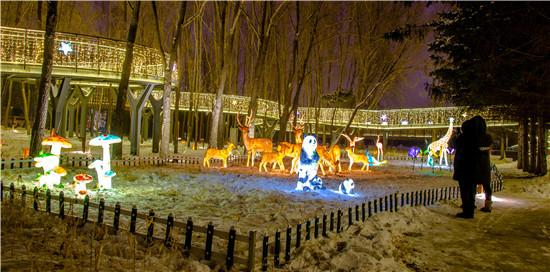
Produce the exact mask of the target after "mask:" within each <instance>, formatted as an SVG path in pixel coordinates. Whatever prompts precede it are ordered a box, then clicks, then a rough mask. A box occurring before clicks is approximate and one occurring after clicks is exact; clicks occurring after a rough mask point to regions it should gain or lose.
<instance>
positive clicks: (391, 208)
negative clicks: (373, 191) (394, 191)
mask: <svg viewBox="0 0 550 272" xmlns="http://www.w3.org/2000/svg"><path fill="white" fill-rule="evenodd" d="M386 200H388V198H387V197H386ZM386 204H388V202H386ZM387 209H388V207H387V206H386V210H387ZM390 212H393V195H390Z"/></svg>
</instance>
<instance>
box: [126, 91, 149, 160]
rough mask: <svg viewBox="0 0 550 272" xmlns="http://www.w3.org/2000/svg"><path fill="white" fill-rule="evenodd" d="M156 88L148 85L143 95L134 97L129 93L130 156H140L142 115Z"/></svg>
mask: <svg viewBox="0 0 550 272" xmlns="http://www.w3.org/2000/svg"><path fill="white" fill-rule="evenodd" d="M154 87H155V85H154V84H147V87H145V90H144V91H143V93H142V94H139V95H137V96H134V94H133V93H132V91H131V90H129V92H128V102H130V154H131V155H139V144H140V132H141V113H142V111H143V107H144V106H145V102H147V99H149V95H151V92H152V91H153V88H154Z"/></svg>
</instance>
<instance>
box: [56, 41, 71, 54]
mask: <svg viewBox="0 0 550 272" xmlns="http://www.w3.org/2000/svg"><path fill="white" fill-rule="evenodd" d="M59 51H61V52H63V55H65V56H67V55H69V53H71V52H73V47H72V46H71V43H70V42H61V47H59Z"/></svg>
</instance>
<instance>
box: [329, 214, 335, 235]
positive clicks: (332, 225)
mask: <svg viewBox="0 0 550 272" xmlns="http://www.w3.org/2000/svg"><path fill="white" fill-rule="evenodd" d="M329 231H331V232H333V231H334V212H330V228H329Z"/></svg>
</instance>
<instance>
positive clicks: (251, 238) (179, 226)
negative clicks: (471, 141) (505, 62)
mask: <svg viewBox="0 0 550 272" xmlns="http://www.w3.org/2000/svg"><path fill="white" fill-rule="evenodd" d="M186 158H187V157H184V158H183V159H182V160H186ZM180 159H181V158H178V159H177V160H178V162H177V163H179V160H180ZM138 161H139V160H138ZM144 161H148V160H144ZM194 162H196V163H198V161H197V160H194ZM138 165H139V164H138ZM491 187H492V188H493V191H494V192H498V191H501V190H502V189H503V177H502V174H501V173H500V172H499V170H498V169H497V168H496V166H495V165H492V166H491ZM6 191H7V192H8V198H9V201H13V200H14V197H15V196H16V195H20V196H21V199H22V200H23V201H26V198H27V196H31V195H32V199H33V205H32V206H33V208H34V210H36V211H43V212H46V213H49V214H53V215H57V216H59V217H60V218H68V217H73V218H76V219H78V220H80V221H81V222H82V223H81V224H85V223H86V222H91V223H95V224H97V225H101V226H106V227H108V228H109V229H111V231H112V232H113V233H114V234H116V233H117V232H118V231H119V230H120V229H121V227H120V222H121V216H126V217H129V218H130V224H129V228H128V229H127V231H129V232H130V233H133V234H135V235H137V236H140V237H142V238H143V239H145V242H146V243H147V245H151V244H152V243H153V241H160V242H162V243H164V245H165V246H167V247H172V246H178V247H181V249H182V250H183V252H184V254H185V255H186V256H189V255H190V254H193V255H194V256H197V257H198V258H201V259H205V260H213V261H216V262H219V263H225V266H226V268H227V269H228V270H229V269H231V267H233V266H234V265H235V264H239V265H241V266H242V267H243V268H244V269H246V270H248V271H253V270H254V268H255V263H256V261H257V260H256V255H255V253H256V252H261V255H260V256H261V257H259V258H258V260H260V259H261V270H262V271H267V270H268V268H269V267H276V268H278V267H281V266H283V265H284V264H286V263H288V262H290V260H291V251H292V249H293V248H296V249H298V248H300V247H301V245H302V243H303V242H305V241H308V240H311V239H319V238H323V237H327V236H328V233H329V232H332V233H334V232H335V233H340V232H342V231H343V230H344V229H345V228H346V227H347V228H349V227H350V226H351V225H353V224H357V223H361V222H364V221H365V220H367V218H369V217H372V216H373V215H374V214H377V213H381V212H388V211H389V212H397V211H398V210H399V209H400V208H403V207H405V206H410V207H415V206H429V205H433V204H435V202H437V201H442V200H452V199H457V198H459V197H460V190H459V187H458V186H448V187H444V188H431V189H424V190H419V191H414V192H405V193H400V194H399V193H393V194H389V195H386V196H384V197H380V198H378V199H374V200H370V201H368V202H363V203H361V204H360V205H359V204H357V205H355V207H348V209H347V216H346V212H345V210H344V211H342V209H338V210H336V211H331V212H330V213H328V214H327V213H325V214H323V215H322V216H316V217H314V218H310V219H307V220H305V221H303V222H302V223H298V224H297V225H296V226H294V227H293V226H288V227H287V228H286V230H285V231H281V230H277V231H276V232H275V234H274V235H269V234H264V235H263V237H262V239H261V240H260V241H258V242H256V232H255V231H249V232H248V236H246V235H241V234H237V232H236V230H235V229H234V228H233V227H231V228H230V229H229V231H221V230H215V229H214V226H213V225H212V223H210V224H208V226H206V227H204V226H195V225H194V224H193V221H192V219H191V218H189V219H188V220H187V222H180V221H176V220H175V219H174V217H173V216H172V214H170V215H168V216H167V217H166V218H162V217H158V216H156V215H155V212H154V211H153V210H150V211H149V213H139V212H138V210H137V208H136V207H135V206H133V207H132V209H131V210H127V209H122V208H121V206H120V204H119V203H118V202H117V203H116V204H115V206H114V207H112V206H106V205H105V201H104V199H101V200H100V202H99V203H93V202H89V199H88V198H87V197H86V198H85V199H83V200H82V199H75V198H66V197H64V193H63V192H62V191H61V192H59V195H58V196H53V195H51V192H50V190H46V192H45V193H41V192H39V190H38V188H36V187H35V188H34V189H33V190H32V191H28V190H27V189H26V188H25V186H24V185H23V186H21V188H19V189H16V188H15V185H14V184H13V183H11V184H10V186H9V187H6V186H4V184H3V182H2V183H1V186H0V200H1V201H4V192H6ZM52 200H54V201H57V202H58V207H59V208H58V211H57V212H55V211H52V207H53V206H52ZM41 201H44V202H45V205H44V207H45V209H44V210H41V209H40V208H39V207H40V206H41V205H40V203H41ZM66 203H69V204H72V205H80V206H81V209H82V217H78V216H72V215H66V214H65V204H66ZM91 208H95V209H97V220H96V221H93V220H91V219H90V218H89V216H88V215H89V212H90V209H91ZM71 210H72V209H71ZM105 211H107V212H111V213H112V214H113V218H112V222H113V223H112V224H108V223H105V222H106V220H105ZM138 221H139V223H138ZM139 224H141V225H142V226H143V229H145V230H146V233H141V232H139V231H136V226H138V225H139ZM156 224H159V225H160V226H164V235H163V236H159V235H158V231H157V235H155V229H156V227H155V226H156ZM159 229H160V228H159ZM293 230H294V231H293ZM173 233H180V234H181V235H182V237H183V238H182V239H181V240H182V241H177V240H175V239H173V237H174V235H173ZM194 234H195V235H206V236H205V239H204V247H202V246H198V245H197V243H196V242H194V243H192V242H193V241H195V239H196V238H194V237H193V235H194ZM214 237H217V238H218V239H222V240H223V241H227V243H226V250H225V251H224V252H220V251H215V250H213V239H214ZM270 240H272V241H270ZM236 242H242V243H247V248H248V253H247V256H236V255H235V243H236Z"/></svg>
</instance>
